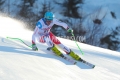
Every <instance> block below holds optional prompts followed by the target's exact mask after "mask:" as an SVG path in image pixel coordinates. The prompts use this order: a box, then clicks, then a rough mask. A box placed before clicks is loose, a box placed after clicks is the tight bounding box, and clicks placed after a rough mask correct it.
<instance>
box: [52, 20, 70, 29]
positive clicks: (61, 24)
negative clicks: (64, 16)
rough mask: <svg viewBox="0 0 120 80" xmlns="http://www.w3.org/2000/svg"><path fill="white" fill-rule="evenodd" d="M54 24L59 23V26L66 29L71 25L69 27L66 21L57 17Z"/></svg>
mask: <svg viewBox="0 0 120 80" xmlns="http://www.w3.org/2000/svg"><path fill="white" fill-rule="evenodd" d="M54 24H56V25H59V26H62V27H63V28H65V29H66V30H68V29H69V27H68V25H67V24H66V23H64V22H61V21H59V20H57V19H54Z"/></svg>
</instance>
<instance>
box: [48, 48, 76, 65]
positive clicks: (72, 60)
mask: <svg viewBox="0 0 120 80" xmlns="http://www.w3.org/2000/svg"><path fill="white" fill-rule="evenodd" d="M47 50H48V51H50V52H52V51H51V47H48V48H47ZM53 53H54V52H53ZM54 55H55V54H54ZM55 56H57V55H55ZM57 57H60V58H63V59H64V60H66V61H68V62H70V63H72V64H76V63H77V61H75V60H74V59H71V58H68V57H66V56H64V55H63V57H61V56H57Z"/></svg>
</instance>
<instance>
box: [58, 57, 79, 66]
mask: <svg viewBox="0 0 120 80" xmlns="http://www.w3.org/2000/svg"><path fill="white" fill-rule="evenodd" d="M58 57H60V56H58ZM61 58H63V59H65V60H66V61H68V62H70V63H72V64H74V65H75V64H76V63H77V62H76V61H75V60H73V59H71V58H68V57H66V56H64V57H61Z"/></svg>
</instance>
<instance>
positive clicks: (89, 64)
mask: <svg viewBox="0 0 120 80" xmlns="http://www.w3.org/2000/svg"><path fill="white" fill-rule="evenodd" d="M79 62H82V63H84V64H85V65H87V66H90V67H91V68H94V67H95V65H94V64H92V63H89V62H87V61H86V60H83V59H81V60H79Z"/></svg>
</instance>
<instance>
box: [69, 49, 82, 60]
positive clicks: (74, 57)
mask: <svg viewBox="0 0 120 80" xmlns="http://www.w3.org/2000/svg"><path fill="white" fill-rule="evenodd" d="M68 55H70V56H71V57H72V58H73V59H75V60H77V61H81V60H82V59H81V58H80V57H79V56H78V55H77V54H75V53H74V52H73V51H72V50H70V52H69V53H68Z"/></svg>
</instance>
